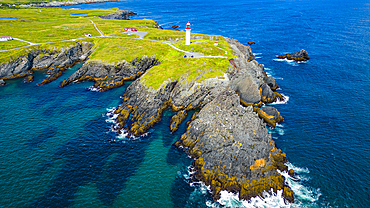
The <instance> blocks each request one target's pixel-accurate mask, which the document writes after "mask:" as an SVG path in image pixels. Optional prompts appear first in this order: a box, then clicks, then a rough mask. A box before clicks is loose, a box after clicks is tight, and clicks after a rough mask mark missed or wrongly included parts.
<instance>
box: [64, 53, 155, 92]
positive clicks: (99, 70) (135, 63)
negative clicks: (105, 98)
mask: <svg viewBox="0 0 370 208" xmlns="http://www.w3.org/2000/svg"><path fill="white" fill-rule="evenodd" d="M158 64H160V62H159V61H158V60H157V59H155V58H148V57H143V58H140V59H139V58H135V59H134V60H132V61H131V63H128V62H126V61H123V62H121V63H119V64H117V65H115V66H114V65H107V64H102V63H94V62H90V63H87V64H85V65H83V66H82V67H81V68H80V69H78V70H77V71H76V72H75V73H73V74H72V75H71V76H70V77H68V78H67V79H65V80H63V81H62V83H61V87H64V86H66V85H68V84H70V83H72V82H74V81H86V80H89V81H93V82H95V84H94V87H95V88H98V89H99V90H103V91H105V90H109V89H111V88H113V87H119V86H122V85H123V84H124V82H125V81H130V80H135V79H136V78H137V77H139V76H141V75H142V74H143V73H144V72H145V71H146V70H147V69H149V68H151V67H153V66H155V65H158Z"/></svg>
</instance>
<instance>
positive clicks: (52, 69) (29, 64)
mask: <svg viewBox="0 0 370 208" xmlns="http://www.w3.org/2000/svg"><path fill="white" fill-rule="evenodd" d="M91 48H92V44H91V43H89V42H82V43H80V42H77V43H76V45H74V46H70V47H68V48H62V49H54V50H40V49H36V50H30V51H29V52H27V54H26V55H23V56H21V57H19V58H16V59H14V60H12V61H9V62H7V63H3V64H0V79H4V80H6V79H15V78H20V77H25V76H27V75H29V74H32V73H33V71H35V70H47V72H46V73H47V74H48V77H47V78H46V79H45V80H44V81H42V82H41V83H39V85H43V84H46V83H49V82H51V81H53V80H55V79H57V78H58V77H59V76H61V75H62V73H63V71H64V70H66V69H67V68H69V67H72V66H73V65H75V64H76V63H78V62H80V61H84V60H85V59H86V58H87V57H88V55H89V54H90V52H91V51H90V49H91Z"/></svg>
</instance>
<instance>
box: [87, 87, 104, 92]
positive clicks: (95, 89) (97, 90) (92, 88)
mask: <svg viewBox="0 0 370 208" xmlns="http://www.w3.org/2000/svg"><path fill="white" fill-rule="evenodd" d="M88 89H89V90H90V91H92V92H100V91H102V90H101V89H99V88H96V87H94V86H91V87H89V88H88Z"/></svg>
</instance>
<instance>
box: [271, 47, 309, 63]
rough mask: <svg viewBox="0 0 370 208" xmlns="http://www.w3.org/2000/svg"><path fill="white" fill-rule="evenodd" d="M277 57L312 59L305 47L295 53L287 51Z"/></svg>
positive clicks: (298, 59) (299, 59) (297, 59)
mask: <svg viewBox="0 0 370 208" xmlns="http://www.w3.org/2000/svg"><path fill="white" fill-rule="evenodd" d="M277 58H279V59H285V58H286V59H288V60H294V61H296V62H299V61H307V60H308V59H310V57H309V56H308V54H307V51H305V50H303V49H302V50H300V51H298V52H295V53H287V54H285V55H281V56H278V57H277Z"/></svg>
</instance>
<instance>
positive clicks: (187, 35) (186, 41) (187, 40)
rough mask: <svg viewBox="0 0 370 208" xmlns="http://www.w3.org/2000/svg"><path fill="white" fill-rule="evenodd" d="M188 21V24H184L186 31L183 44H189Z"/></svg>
mask: <svg viewBox="0 0 370 208" xmlns="http://www.w3.org/2000/svg"><path fill="white" fill-rule="evenodd" d="M190 30H191V29H190V22H189V21H188V24H186V29H185V31H186V33H185V45H190Z"/></svg>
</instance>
